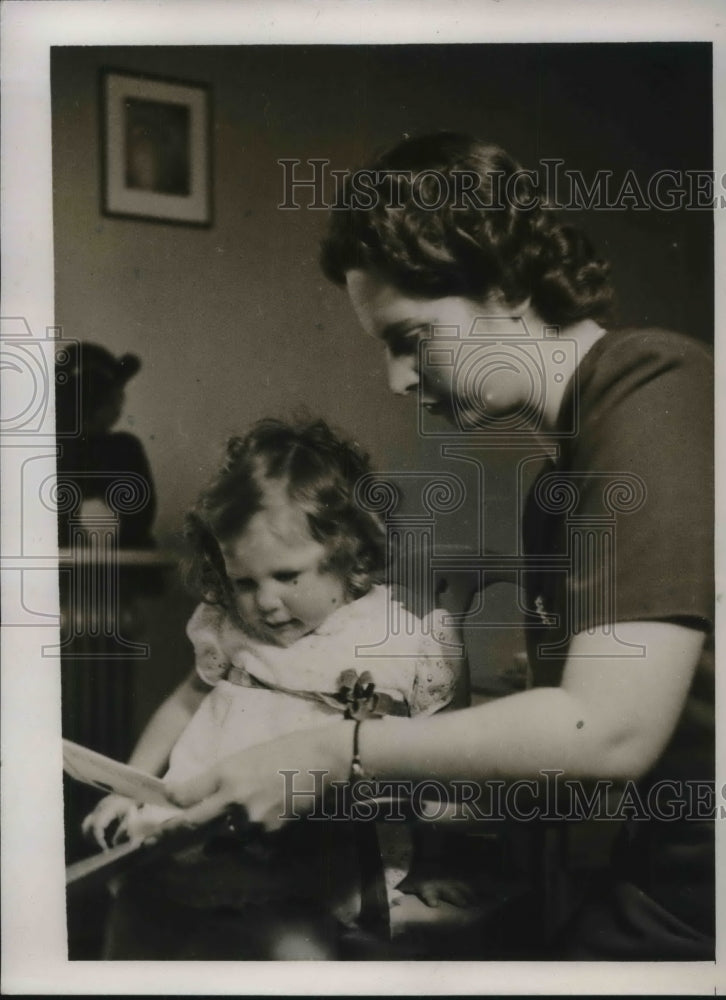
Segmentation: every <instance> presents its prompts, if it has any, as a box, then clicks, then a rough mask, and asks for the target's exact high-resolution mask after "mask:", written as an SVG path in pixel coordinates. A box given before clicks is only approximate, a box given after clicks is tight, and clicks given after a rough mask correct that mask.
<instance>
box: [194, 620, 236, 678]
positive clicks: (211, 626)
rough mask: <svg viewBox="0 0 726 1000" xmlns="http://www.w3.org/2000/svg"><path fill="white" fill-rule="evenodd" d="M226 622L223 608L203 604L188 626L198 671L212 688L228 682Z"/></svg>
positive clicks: (228, 662)
mask: <svg viewBox="0 0 726 1000" xmlns="http://www.w3.org/2000/svg"><path fill="white" fill-rule="evenodd" d="M225 621H226V612H225V611H224V609H223V608H221V607H219V606H218V605H215V604H200V605H198V607H197V609H196V610H195V612H194V614H193V615H192V617H191V618H190V619H189V622H188V624H187V637H188V638H189V641H190V642H191V644H192V646H193V647H194V666H195V669H196V671H197V673H198V674H199V676H200V677H201V679H202V680H203V681H204V683H205V684H209V685H210V687H215V685H217V684H218V683H219V681H221V680H224V679H225V678H226V676H227V674H228V673H229V669H230V666H231V663H230V661H229V658H228V656H227V654H226V653H225V652H224V649H223V642H222V632H223V628H224V625H225Z"/></svg>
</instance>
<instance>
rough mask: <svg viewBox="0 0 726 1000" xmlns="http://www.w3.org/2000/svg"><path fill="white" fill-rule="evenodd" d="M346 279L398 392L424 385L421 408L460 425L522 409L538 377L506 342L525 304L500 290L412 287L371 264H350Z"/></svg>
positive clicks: (514, 334)
mask: <svg viewBox="0 0 726 1000" xmlns="http://www.w3.org/2000/svg"><path fill="white" fill-rule="evenodd" d="M346 284H347V288H348V295H349V297H350V300H351V302H352V304H353V308H354V310H355V312H356V315H357V317H358V319H359V321H360V323H361V325H362V327H363V329H364V330H365V332H366V333H367V334H369V335H370V336H373V337H376V338H377V339H378V340H380V341H382V343H383V344H384V346H385V351H386V364H387V367H388V383H389V386H390V388H391V391H392V392H395V393H397V394H401V395H406V394H408V393H412V392H414V391H417V392H418V395H419V405H420V406H421V407H422V408H425V409H426V410H428V411H429V412H431V413H437V414H441V415H442V416H444V417H447V418H448V419H449V420H450V421H451V422H453V423H456V424H458V425H459V426H462V425H463V426H476V425H480V424H481V423H482V422H486V421H487V420H489V419H492V420H496V419H497V418H502V417H506V416H507V415H511V414H512V413H514V412H517V411H521V410H522V407H523V406H524V405H525V402H526V400H527V399H528V398H530V396H531V382H530V380H529V379H528V377H526V375H523V373H522V370H521V367H522V366H521V364H517V363H515V361H516V356H515V353H514V351H513V350H510V351H509V355H507V349H506V347H503V346H502V338H504V339H505V341H506V338H509V339H510V340H515V339H516V337H517V333H518V331H519V330H520V329H521V310H520V311H519V312H518V313H517V312H515V311H514V310H513V308H512V307H511V306H507V305H506V304H504V303H503V301H502V300H501V298H500V297H498V296H490V297H489V298H488V299H486V300H485V301H477V300H475V299H468V298H462V297H459V296H447V297H446V298H438V299H430V298H423V297H421V296H414V295H410V294H408V293H405V292H402V291H400V290H399V289H398V288H396V287H394V286H393V285H391V284H389V283H387V282H386V280H385V279H384V278H383V277H381V276H380V275H378V274H377V273H376V272H374V271H368V270H357V269H356V270H352V271H349V272H348V274H347V278H346ZM520 339H521V338H520Z"/></svg>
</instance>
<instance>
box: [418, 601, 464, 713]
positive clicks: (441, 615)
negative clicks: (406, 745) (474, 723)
mask: <svg viewBox="0 0 726 1000" xmlns="http://www.w3.org/2000/svg"><path fill="white" fill-rule="evenodd" d="M446 615H447V612H445V611H443V610H441V609H440V608H437V609H435V610H434V611H431V612H430V613H429V614H428V615H427V616H426V617H425V618H424V619H423V622H422V625H423V627H422V630H421V635H420V647H419V655H418V656H417V658H416V671H415V676H414V682H413V689H412V691H411V700H410V705H409V708H410V712H411V715H412V716H414V715H433V714H434V713H435V712H439V711H440V710H441V709H442V708H445V707H446V706H447V705H449V704H451V703H452V702H454V703H455V704H456V705H458V706H461V705H463V704H464V703H465V702H466V700H467V697H468V694H467V693H468V666H467V662H466V656H465V652H464V647H463V643H462V641H461V636H460V634H459V633H458V630H457V629H455V628H453V627H452V626H451V625H445V624H444V621H445V617H446Z"/></svg>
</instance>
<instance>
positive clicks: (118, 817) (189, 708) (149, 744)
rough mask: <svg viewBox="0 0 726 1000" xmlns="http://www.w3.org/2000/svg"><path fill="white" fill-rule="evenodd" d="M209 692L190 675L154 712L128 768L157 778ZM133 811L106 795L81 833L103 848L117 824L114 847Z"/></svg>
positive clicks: (124, 800) (130, 803)
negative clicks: (108, 832)
mask: <svg viewBox="0 0 726 1000" xmlns="http://www.w3.org/2000/svg"><path fill="white" fill-rule="evenodd" d="M210 690H211V688H210V686H209V685H208V684H205V683H204V681H203V680H201V678H200V677H199V676H198V674H197V673H196V671H192V672H191V673H190V674H189V676H188V677H186V678H185V679H184V680H183V681H182V683H181V684H180V685H179V686H178V687H177V688H176V689H175V690H174V691H173V692H172V693H171V694H170V695H169V697H168V698H167V699H166V700H165V701H164V702H162V704H161V705H160V706H159V708H157V710H156V711H155V712H154V714H153V715H152V717H151V719H150V720H149V722H148V723H147V725H146V727H145V728H144V731H143V732H142V734H141V736H140V737H139V740H138V742H137V744H136V746H135V747H134V749H133V752H132V754H131V757H130V758H129V761H128V762H129V764H131V765H132V766H133V767H138V768H139V769H140V770H142V771H146V772H147V773H148V774H155V775H160V774H161V773H162V772H163V771H164V769H165V768H166V765H167V763H168V760H169V754H170V753H171V751H172V749H173V747H174V744H175V743H176V741H177V740H178V739H179V737H180V736H181V734H182V732H183V731H184V729H185V728H186V726H187V724H188V723H189V721H190V719H191V718H192V716H193V715H194V713H195V712H196V710H197V708H198V707H199V705H200V704H201V702H202V700H203V699H204V697H205V696H206V694H207V693H208V692H209V691H210ZM135 810H136V805H135V803H134V802H133V801H132V800H131V799H128V798H126V796H124V795H116V794H111V795H107V796H105V798H103V799H101V801H100V802H99V803H98V804H97V806H96V808H95V809H94V810H93V812H91V813H89V814H88V816H86V818H85V819H84V820H83V825H82V829H83V832H84V834H85V835H86V836H87V837H92V838H93V840H95V841H96V843H97V844H98V845H99V847H103V848H107V847H108V846H109V844H108V843H107V841H106V832H107V830H108V828H109V827H110V826H111V824H112V823H114V822H117V823H118V826H117V828H116V830H115V832H114V836H113V843H118V841H119V840H121V839H122V838H123V835H124V834H125V832H126V826H127V821H128V819H129V817H130V816H131V815H132V814H133V813H134V812H135Z"/></svg>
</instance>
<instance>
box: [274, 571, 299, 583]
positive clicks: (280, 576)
mask: <svg viewBox="0 0 726 1000" xmlns="http://www.w3.org/2000/svg"><path fill="white" fill-rule="evenodd" d="M299 576H300V573H299V572H298V571H297V570H292V569H291V570H282V571H281V572H279V573H275V579H276V580H277V581H278V583H292V582H293V581H294V580H297V578H298V577H299Z"/></svg>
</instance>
